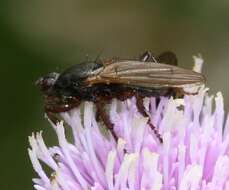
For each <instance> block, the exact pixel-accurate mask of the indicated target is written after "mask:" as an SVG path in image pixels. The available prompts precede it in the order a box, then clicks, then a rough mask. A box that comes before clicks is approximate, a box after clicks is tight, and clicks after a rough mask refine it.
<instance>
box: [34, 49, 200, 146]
mask: <svg viewBox="0 0 229 190" xmlns="http://www.w3.org/2000/svg"><path fill="white" fill-rule="evenodd" d="M158 62H159V63H158ZM166 64H169V65H166ZM176 64H177V59H176V56H175V55H174V54H173V53H171V52H165V53H163V54H161V55H160V56H158V57H156V58H154V57H153V56H152V55H151V53H149V52H145V53H144V54H143V55H142V56H140V58H139V59H138V60H116V59H111V60H103V61H96V62H89V63H81V64H76V65H74V66H72V67H70V68H68V69H67V70H65V71H64V72H63V73H61V74H58V73H50V74H48V75H46V76H44V77H42V78H40V79H39V80H38V81H37V85H38V86H39V87H40V89H41V91H42V92H43V94H44V101H45V112H46V113H47V116H48V117H49V118H50V119H51V120H52V121H53V122H56V117H55V114H56V113H60V112H66V111H69V110H71V109H72V108H74V107H77V106H79V105H80V103H81V102H82V101H91V102H94V103H95V105H96V108H97V115H98V116H99V117H98V118H100V119H101V120H102V121H103V122H104V124H105V125H106V126H107V128H108V129H109V130H110V131H111V133H112V135H113V137H114V138H115V140H117V139H118V137H117V136H116V134H115V132H114V130H113V124H112V123H111V121H110V120H109V117H108V116H107V114H106V112H105V110H104V106H105V105H106V104H108V103H110V102H111V100H112V99H113V98H117V99H118V100H120V101H124V100H126V99H128V98H131V97H136V105H137V108H138V110H139V112H140V113H141V114H142V115H143V116H145V117H147V116H148V115H147V113H146V111H145V108H144V106H143V99H144V98H145V97H159V96H175V95H176V94H177V93H178V92H179V93H181V92H183V87H184V86H187V85H191V84H192V85H200V84H203V83H204V80H205V79H204V77H203V75H201V74H199V73H195V72H194V71H190V70H185V69H182V68H179V67H176V66H175V65H176ZM181 94H182V93H181ZM148 124H149V126H150V127H151V129H152V130H153V131H154V133H155V135H156V136H157V138H158V140H159V141H160V142H162V137H161V136H160V134H159V133H158V131H157V129H156V127H155V126H153V124H152V123H151V122H150V120H149V121H148Z"/></svg>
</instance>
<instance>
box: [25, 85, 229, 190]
mask: <svg viewBox="0 0 229 190" xmlns="http://www.w3.org/2000/svg"><path fill="white" fill-rule="evenodd" d="M214 100H215V109H214V110H213V108H212V107H213V101H214ZM117 104H121V108H120V109H117V108H118V106H117ZM144 104H145V108H146V110H147V111H148V113H149V115H150V120H151V122H152V123H153V124H154V126H157V128H158V131H159V132H160V134H162V137H163V143H162V144H161V143H159V142H158V140H157V138H156V137H155V135H154V133H153V131H152V130H151V129H150V127H149V126H148V125H147V121H148V118H146V117H143V116H142V115H141V114H140V113H139V112H138V111H137V108H136V105H135V99H134V98H132V99H129V100H127V101H125V102H122V103H120V102H118V101H116V100H113V102H112V104H111V106H110V112H109V115H110V119H111V121H112V122H113V123H114V130H115V133H116V134H117V136H118V137H119V139H118V142H116V141H115V140H114V139H113V137H112V135H111V134H110V133H109V132H106V131H105V132H104V130H103V129H102V126H101V124H100V123H98V122H97V121H96V119H95V113H94V110H93V104H92V103H89V102H85V105H84V111H83V114H82V115H83V118H82V117H81V112H80V110H79V109H74V110H72V111H70V112H68V113H62V118H63V120H64V122H65V123H67V124H68V127H70V128H71V130H72V134H73V137H74V138H73V139H74V142H72V143H70V141H69V140H68V139H67V137H66V136H65V130H66V128H65V127H64V123H63V122H60V123H58V124H57V125H54V124H52V126H53V129H54V131H55V132H56V135H57V137H58V142H59V145H57V146H54V147H49V148H48V147H47V146H46V145H45V143H44V141H43V138H42V133H41V132H39V133H36V134H33V135H32V136H31V137H29V142H30V145H31V148H29V150H28V151H29V156H30V159H31V162H32V165H33V168H34V170H35V171H36V173H37V174H38V178H35V179H33V182H34V187H35V189H37V190H53V189H55V190H78V189H79V190H81V189H82V190H87V189H92V190H124V189H131V190H149V189H152V190H160V189H163V190H176V189H179V190H189V189H190V190H216V189H217V190H221V189H222V190H227V189H229V132H228V131H229V117H227V119H226V122H224V121H225V119H224V107H223V97H222V94H221V93H217V95H216V97H215V98H214V97H213V96H209V95H208V92H207V89H206V88H202V89H201V90H200V91H199V93H198V94H197V95H194V96H185V97H184V98H183V99H173V98H165V97H161V98H160V102H159V105H157V106H156V100H155V98H153V97H152V98H146V99H145V102H144ZM41 163H44V164H45V165H47V166H48V167H49V168H51V170H52V174H47V172H45V170H44V168H43V167H42V166H43V164H41Z"/></svg>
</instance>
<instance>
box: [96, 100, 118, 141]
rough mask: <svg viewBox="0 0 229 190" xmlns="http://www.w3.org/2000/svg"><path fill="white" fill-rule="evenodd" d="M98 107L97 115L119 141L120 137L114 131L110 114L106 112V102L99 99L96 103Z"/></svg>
mask: <svg viewBox="0 0 229 190" xmlns="http://www.w3.org/2000/svg"><path fill="white" fill-rule="evenodd" d="M95 105H96V109H97V114H96V115H97V116H98V117H100V119H101V120H102V121H103V123H104V124H105V126H106V128H107V129H108V130H109V131H110V132H111V134H112V136H113V137H114V139H115V141H116V142H118V137H117V135H116V133H115V132H114V124H113V123H112V122H111V121H110V118H109V116H108V115H107V114H106V111H105V110H104V106H105V104H104V103H103V102H101V101H98V102H96V103H95Z"/></svg>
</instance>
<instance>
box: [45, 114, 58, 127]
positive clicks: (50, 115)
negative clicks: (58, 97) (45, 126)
mask: <svg viewBox="0 0 229 190" xmlns="http://www.w3.org/2000/svg"><path fill="white" fill-rule="evenodd" d="M45 114H46V117H48V119H49V120H50V121H51V122H52V123H53V124H55V125H56V124H57V123H59V122H60V119H59V118H58V117H57V116H56V114H55V113H53V112H50V111H45Z"/></svg>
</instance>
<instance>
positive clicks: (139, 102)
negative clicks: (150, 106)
mask: <svg viewBox="0 0 229 190" xmlns="http://www.w3.org/2000/svg"><path fill="white" fill-rule="evenodd" d="M143 98H144V97H142V96H140V95H138V94H137V95H136V106H137V108H138V111H139V112H140V113H141V114H142V115H143V116H144V117H148V114H147V112H146V110H145V107H144V104H143ZM147 124H148V125H149V126H150V128H151V129H152V131H153V132H154V134H155V136H156V137H157V139H158V140H159V142H160V143H163V139H162V137H161V134H160V133H159V131H158V130H157V128H156V127H155V126H154V125H153V124H152V123H151V121H150V119H149V120H148V122H147Z"/></svg>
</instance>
